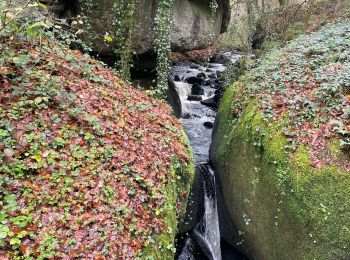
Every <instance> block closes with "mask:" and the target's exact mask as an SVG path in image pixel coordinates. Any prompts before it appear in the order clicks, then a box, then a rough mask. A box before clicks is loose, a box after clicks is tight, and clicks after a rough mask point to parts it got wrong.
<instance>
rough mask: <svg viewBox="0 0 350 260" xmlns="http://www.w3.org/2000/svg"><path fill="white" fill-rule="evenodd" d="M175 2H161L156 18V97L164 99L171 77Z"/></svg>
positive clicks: (169, 0) (160, 0)
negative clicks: (170, 66) (171, 43)
mask: <svg viewBox="0 0 350 260" xmlns="http://www.w3.org/2000/svg"><path fill="white" fill-rule="evenodd" d="M173 4H174V0H159V2H158V7H157V14H156V17H155V18H154V22H155V28H154V34H155V39H154V46H155V47H154V49H155V52H156V54H157V66H156V70H157V85H158V86H157V88H156V89H154V94H155V96H157V97H159V98H164V97H165V95H166V91H167V89H168V75H169V53H170V51H171V46H170V36H171V35H170V29H171V23H172V16H171V9H172V6H173Z"/></svg>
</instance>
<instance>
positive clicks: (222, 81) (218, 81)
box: [214, 79, 224, 85]
mask: <svg viewBox="0 0 350 260" xmlns="http://www.w3.org/2000/svg"><path fill="white" fill-rule="evenodd" d="M214 82H215V83H216V84H220V85H222V84H224V80H223V79H215V80H214Z"/></svg>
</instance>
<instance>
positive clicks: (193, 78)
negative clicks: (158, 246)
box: [171, 54, 244, 260]
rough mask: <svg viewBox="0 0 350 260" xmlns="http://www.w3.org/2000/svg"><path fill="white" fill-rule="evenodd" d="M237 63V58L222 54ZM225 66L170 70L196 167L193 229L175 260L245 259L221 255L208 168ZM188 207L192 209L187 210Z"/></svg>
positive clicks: (186, 66)
mask: <svg viewBox="0 0 350 260" xmlns="http://www.w3.org/2000/svg"><path fill="white" fill-rule="evenodd" d="M225 56H227V57H228V58H229V60H231V62H236V61H237V60H238V59H239V57H240V56H239V55H231V54H225ZM224 70H225V65H224V63H208V64H206V66H204V65H203V64H201V65H198V64H189V63H181V64H177V65H175V66H173V67H172V72H171V74H172V79H173V82H174V87H175V89H176V91H177V93H178V94H179V97H180V101H181V110H182V115H181V121H182V124H183V127H184V129H185V132H186V134H187V136H188V138H189V141H190V144H191V146H192V151H193V157H194V161H195V164H196V180H197V181H196V180H195V182H197V183H196V184H195V185H197V186H198V187H197V188H196V187H193V189H192V190H193V191H192V195H191V196H190V200H192V202H191V201H190V202H189V204H190V205H191V203H193V206H192V208H193V209H194V210H193V211H195V213H193V211H192V210H190V211H191V212H188V215H190V219H194V222H195V223H192V229H191V231H190V232H189V233H188V234H187V235H184V236H182V237H181V239H180V240H181V242H180V243H179V245H178V249H177V256H176V259H178V260H188V259H191V260H192V259H201V260H202V259H213V260H221V259H237V260H238V259H244V258H240V257H237V255H238V254H236V253H235V252H234V250H233V249H231V250H232V251H233V252H234V253H232V254H229V255H228V256H227V253H225V257H223V256H222V252H221V237H220V228H219V216H218V207H217V194H216V193H217V189H216V183H215V173H214V171H213V169H212V168H211V167H210V162H209V147H210V144H211V140H212V128H213V125H214V121H215V117H216V108H217V105H218V103H219V99H220V95H221V94H222V92H223V89H224V88H223V87H224V86H223V85H224V80H223V79H222V72H223V71H224ZM190 207H191V206H190Z"/></svg>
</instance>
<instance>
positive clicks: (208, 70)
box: [205, 68, 214, 72]
mask: <svg viewBox="0 0 350 260" xmlns="http://www.w3.org/2000/svg"><path fill="white" fill-rule="evenodd" d="M205 71H206V72H214V71H213V70H211V69H209V68H207V69H206V70H205Z"/></svg>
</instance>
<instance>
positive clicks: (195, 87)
mask: <svg viewBox="0 0 350 260" xmlns="http://www.w3.org/2000/svg"><path fill="white" fill-rule="evenodd" d="M191 94H192V95H204V89H203V88H202V87H201V86H200V85H199V84H197V83H194V84H193V86H192V89H191Z"/></svg>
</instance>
